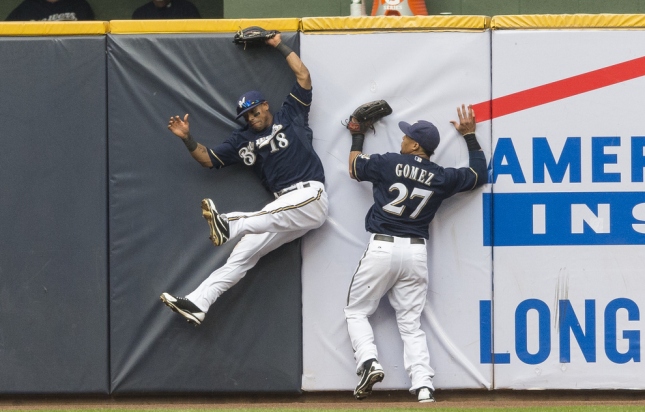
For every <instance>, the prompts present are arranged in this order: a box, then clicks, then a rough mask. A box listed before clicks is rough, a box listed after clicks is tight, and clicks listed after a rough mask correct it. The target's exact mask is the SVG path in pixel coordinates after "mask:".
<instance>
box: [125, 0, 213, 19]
mask: <svg viewBox="0 0 645 412" xmlns="http://www.w3.org/2000/svg"><path fill="white" fill-rule="evenodd" d="M132 18H133V19H134V20H146V19H160V20H163V19H199V18H201V16H200V15H199V11H198V10H197V7H195V5H194V4H193V3H191V2H189V1H188V0H150V1H149V2H148V3H146V4H144V5H143V6H141V7H139V8H138V9H136V10H135V11H134V13H132Z"/></svg>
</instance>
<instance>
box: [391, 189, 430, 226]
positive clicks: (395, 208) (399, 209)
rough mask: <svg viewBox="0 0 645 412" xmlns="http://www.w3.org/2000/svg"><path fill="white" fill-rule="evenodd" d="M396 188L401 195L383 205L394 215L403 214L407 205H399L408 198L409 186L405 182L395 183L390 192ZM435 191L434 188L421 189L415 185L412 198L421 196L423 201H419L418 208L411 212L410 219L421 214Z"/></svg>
mask: <svg viewBox="0 0 645 412" xmlns="http://www.w3.org/2000/svg"><path fill="white" fill-rule="evenodd" d="M394 190H396V191H398V192H399V195H398V196H397V197H396V199H394V200H393V201H391V202H390V203H388V204H387V205H385V206H383V210H385V211H386V212H388V213H392V214H393V215H397V216H401V215H402V214H403V211H404V210H405V206H399V205H400V204H401V203H403V202H404V201H405V200H406V199H407V198H408V188H407V187H405V185H404V184H403V183H394V184H393V185H392V186H390V192H392V191H394ZM433 193H434V192H433V191H432V190H424V189H419V188H418V187H415V188H414V190H412V193H411V194H410V199H414V198H416V197H420V198H421V202H419V205H418V206H417V208H416V209H414V212H412V214H410V219H416V218H417V217H418V216H419V214H420V213H421V211H422V210H423V208H424V207H425V205H426V204H428V200H430V197H432V194H433Z"/></svg>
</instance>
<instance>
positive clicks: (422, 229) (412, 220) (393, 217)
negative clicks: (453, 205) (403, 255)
mask: <svg viewBox="0 0 645 412" xmlns="http://www.w3.org/2000/svg"><path fill="white" fill-rule="evenodd" d="M469 155H470V167H461V168H452V167H446V168H444V167H441V166H439V165H438V164H436V163H433V162H431V161H430V160H428V159H424V158H422V157H419V156H415V155H411V154H398V153H385V154H383V155H379V154H373V155H365V154H361V155H359V156H357V157H356V159H355V160H354V164H353V169H354V176H356V178H357V180H359V181H369V182H371V183H372V192H373V195H374V205H373V206H372V207H371V208H370V210H369V211H368V212H367V215H366V216H365V229H366V230H367V231H368V232H371V233H380V234H386V235H390V236H399V237H423V238H425V239H427V238H428V236H429V235H428V225H429V224H430V222H431V221H432V219H433V218H434V216H435V214H436V213H437V210H438V209H439V206H440V205H441V202H443V201H444V200H445V199H447V198H449V197H450V196H452V195H454V194H456V193H459V192H464V191H467V190H472V189H474V188H476V187H478V186H481V185H483V184H484V183H486V179H487V173H486V158H485V156H484V152H482V151H473V152H469Z"/></svg>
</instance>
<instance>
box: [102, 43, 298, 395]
mask: <svg viewBox="0 0 645 412" xmlns="http://www.w3.org/2000/svg"><path fill="white" fill-rule="evenodd" d="M282 37H283V41H285V42H286V43H287V44H289V45H290V46H292V48H293V49H294V50H296V51H298V50H299V38H298V35H297V33H283V34H282ZM231 38H232V35H230V34H203V35H201V34H187V35H181V36H178V35H109V36H108V84H109V93H108V105H109V116H108V117H109V169H110V175H109V180H110V288H111V294H110V304H111V305H110V315H111V320H110V330H111V371H112V383H111V385H112V391H113V392H114V393H117V394H118V393H139V392H162V391H163V392H184V393H186V392H205V393H208V392H258V391H261V392H299V391H300V387H301V375H302V365H301V363H302V347H301V345H302V342H301V340H302V320H301V319H302V314H301V306H302V298H301V281H300V266H301V257H300V241H299V240H298V241H294V242H292V243H290V244H287V245H284V246H283V247H281V248H279V249H278V250H276V251H274V252H272V253H270V254H269V255H267V256H265V257H264V258H263V259H262V260H260V262H259V263H258V265H257V266H256V267H255V268H254V269H253V270H251V271H250V272H249V273H248V274H247V276H246V278H245V279H243V280H242V281H241V282H240V283H238V284H237V285H235V286H234V287H233V288H232V289H231V290H229V291H228V292H226V293H225V294H224V295H223V296H222V297H221V298H220V299H219V300H218V301H217V302H216V303H215V304H214V305H213V306H212V307H211V308H210V311H209V313H208V314H207V316H206V320H205V321H204V323H203V324H202V325H201V326H199V327H197V328H196V327H193V326H191V325H189V324H188V323H187V322H185V321H184V320H183V318H181V317H180V316H178V315H177V314H175V313H173V312H171V311H170V310H169V309H168V308H167V307H166V306H164V305H163V304H162V303H161V302H160V300H159V295H160V294H161V293H162V292H169V293H172V294H177V295H180V296H183V295H185V294H187V293H189V292H190V291H192V290H193V289H194V288H196V287H197V286H198V285H199V283H201V281H202V280H203V279H205V278H206V277H207V276H208V275H209V274H210V272H211V271H213V270H215V269H216V268H218V267H219V266H221V265H222V264H223V263H224V262H225V260H226V258H227V257H228V255H229V254H230V251H231V250H232V248H233V246H234V243H235V242H230V243H227V244H226V245H224V246H222V247H219V248H215V247H214V246H213V245H212V244H211V243H210V240H209V239H208V233H209V232H208V225H207V224H206V222H205V221H204V219H203V218H202V216H201V209H200V202H201V200H202V198H205V197H210V198H213V199H214V201H215V203H216V205H217V208H218V210H219V211H221V212H227V211H240V210H241V211H252V210H259V209H261V208H262V207H263V206H264V205H265V204H266V203H267V202H268V201H270V200H271V198H272V196H271V195H270V194H269V193H267V192H266V190H265V189H264V188H263V187H262V186H261V185H260V183H259V180H258V179H257V178H256V177H255V176H254V175H253V174H252V172H251V171H250V170H248V169H246V168H245V167H243V166H231V167H228V168H225V169H222V170H214V169H213V170H209V169H206V168H202V167H201V166H200V165H199V164H198V163H197V162H195V161H194V160H193V159H192V157H191V156H190V154H189V153H188V151H187V150H186V148H185V147H184V145H183V144H182V143H181V141H180V140H179V138H177V137H175V136H174V135H173V134H172V133H170V132H169V131H168V130H167V124H168V119H169V117H170V116H172V115H180V116H182V117H183V115H184V114H185V113H189V114H190V122H191V134H192V135H193V136H194V137H195V139H196V140H197V141H198V142H200V143H203V144H205V145H206V146H207V147H212V146H214V145H216V144H217V143H219V142H221V141H223V140H224V139H226V138H227V137H228V136H229V135H230V133H231V131H232V130H233V129H234V128H236V127H238V126H240V125H241V124H242V123H235V122H234V121H233V119H234V117H235V116H234V112H235V104H236V102H237V98H238V97H239V96H240V95H241V94H242V93H244V92H246V91H248V90H252V89H259V90H261V91H262V92H263V93H264V94H265V96H266V97H267V99H268V100H269V103H270V105H271V107H272V108H274V109H277V108H279V107H280V105H281V104H282V101H283V100H284V98H285V97H286V95H287V94H288V92H289V91H290V89H291V86H292V84H293V82H294V81H295V76H294V75H293V73H292V72H291V70H290V69H289V67H288V66H287V63H286V61H285V59H284V57H282V55H281V54H280V53H279V52H277V51H275V50H272V49H270V48H266V47H262V48H258V49H248V50H242V49H241V48H240V47H238V46H236V45H234V44H233V43H232V42H231Z"/></svg>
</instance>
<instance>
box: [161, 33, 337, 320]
mask: <svg viewBox="0 0 645 412" xmlns="http://www.w3.org/2000/svg"><path fill="white" fill-rule="evenodd" d="M266 44H268V45H270V46H272V47H274V48H276V49H277V50H278V51H280V52H281V53H282V54H283V55H284V56H285V58H286V60H287V64H288V65H289V67H290V68H291V70H292V71H293V72H294V74H295V75H296V84H295V85H294V86H293V88H292V89H291V92H290V93H289V95H288V96H287V97H286V99H285V101H284V103H283V106H282V107H281V108H280V110H278V111H277V112H276V113H275V115H274V114H272V113H271V111H270V110H269V103H268V102H267V101H266V99H264V97H263V96H262V94H261V93H260V92H258V91H249V92H247V93H245V94H244V95H242V96H241V97H240V99H239V100H238V102H237V118H240V117H244V119H245V120H246V125H245V126H244V127H242V128H240V129H238V130H236V131H234V132H233V134H232V135H231V136H230V137H229V138H228V139H227V140H225V141H224V142H223V143H221V144H220V145H218V146H215V147H214V148H208V149H207V148H206V147H205V146H204V145H202V144H200V143H197V142H196V141H195V140H193V138H192V137H191V135H190V129H189V123H188V114H186V115H185V116H184V118H183V119H181V118H180V117H179V116H175V117H171V118H170V122H169V123H168V129H170V131H171V132H172V133H174V134H175V135H177V136H178V137H179V138H181V139H182V141H183V143H184V144H185V145H186V147H187V148H188V150H189V151H190V154H191V155H192V157H193V158H194V159H195V160H197V161H198V162H199V163H200V164H201V165H202V166H205V167H210V168H215V169H221V168H223V167H226V166H229V165H232V164H235V163H243V164H245V165H246V166H248V167H251V168H252V169H253V171H254V172H255V173H256V174H257V176H258V177H259V178H260V180H261V181H262V184H263V185H264V186H265V187H266V188H267V189H268V190H269V191H270V192H272V193H273V194H274V195H275V200H274V201H273V202H271V203H269V204H267V205H266V206H265V207H264V208H263V209H262V210H260V211H257V212H232V213H226V214H220V213H219V212H218V211H217V209H216V208H215V204H214V203H213V201H212V200H211V199H204V200H202V215H203V216H204V218H205V219H206V221H207V222H208V225H209V228H210V238H211V240H212V242H213V244H214V245H215V246H219V245H221V244H223V243H225V242H226V241H228V240H230V239H233V238H235V237H237V236H243V237H242V239H240V241H239V242H238V244H237V245H236V247H235V248H234V249H233V252H232V253H231V255H230V257H229V258H228V260H227V262H226V264H225V265H224V266H222V267H221V268H219V269H217V270H216V271H214V272H213V273H211V275H210V276H209V277H208V278H207V279H206V280H204V281H203V282H202V284H201V285H199V287H198V288H197V289H195V290H194V291H192V292H191V293H189V294H188V295H186V297H177V296H174V295H171V294H169V293H163V294H162V295H161V300H162V301H163V302H164V303H165V304H166V305H168V306H169V307H170V308H171V309H172V310H173V311H175V312H177V313H179V314H180V315H182V316H183V317H185V318H186V319H187V320H188V321H189V322H191V323H194V324H195V325H199V324H201V322H202V321H203V320H204V317H205V315H206V312H207V311H208V308H209V307H210V306H211V305H212V304H213V303H214V302H215V300H216V299H217V298H218V297H219V296H220V295H221V294H222V293H224V292H225V291H227V290H228V289H229V288H230V287H232V286H233V285H235V284H236V283H237V282H239V281H240V279H242V278H243V277H244V275H246V272H247V271H248V270H249V269H251V268H252V267H253V266H255V264H256V263H257V262H258V260H259V259H260V258H261V257H262V256H264V255H266V254H267V253H269V252H271V251H272V250H274V249H276V248H278V247H279V246H281V245H283V244H285V243H287V242H290V241H292V240H294V239H296V238H299V237H300V236H302V235H304V234H305V233H307V232H308V231H309V230H311V229H316V228H318V227H320V226H321V225H322V224H323V223H324V222H325V219H326V218H327V209H328V201H327V193H326V191H325V186H324V182H325V174H324V171H323V166H322V162H321V161H320V158H319V157H318V155H317V154H316V152H315V151H314V148H313V146H312V131H311V129H310V128H309V124H308V118H309V107H310V105H311V97H312V89H311V77H310V75H309V70H308V69H307V67H306V66H305V65H304V63H303V62H302V61H301V60H300V57H298V55H297V54H296V53H295V52H294V51H293V50H291V49H290V48H289V47H288V46H286V45H285V44H283V43H282V42H281V37H280V34H279V33H278V34H276V35H275V36H274V37H272V38H270V39H268V40H266Z"/></svg>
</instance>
